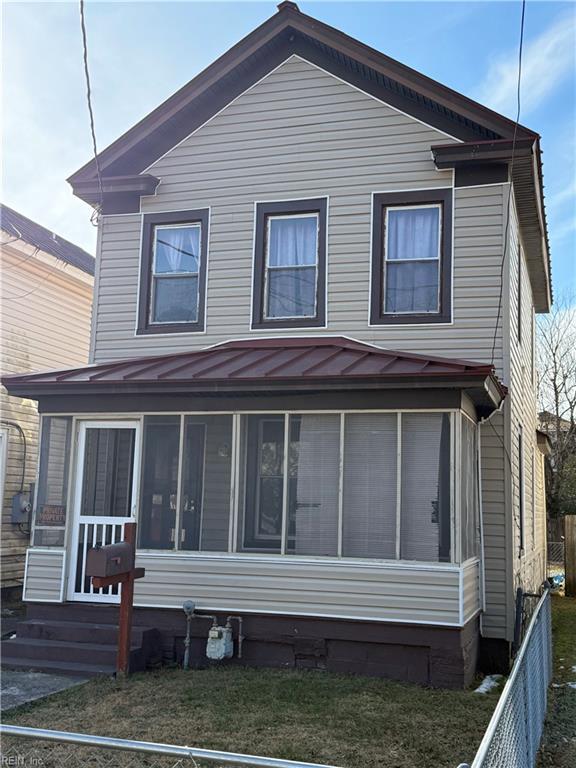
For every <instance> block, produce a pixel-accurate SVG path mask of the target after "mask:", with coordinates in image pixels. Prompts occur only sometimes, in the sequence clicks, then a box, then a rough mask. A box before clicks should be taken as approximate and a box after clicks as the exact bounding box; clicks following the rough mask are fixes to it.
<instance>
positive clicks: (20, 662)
mask: <svg viewBox="0 0 576 768" xmlns="http://www.w3.org/2000/svg"><path fill="white" fill-rule="evenodd" d="M2 667H3V668H4V669H19V670H22V671H26V672H48V673H50V674H53V675H66V676H67V677H90V678H91V677H102V676H106V677H109V676H111V675H113V674H114V672H115V667H114V666H109V665H106V664H83V663H79V662H72V661H69V662H66V661H47V660H42V659H20V658H14V657H12V656H6V655H4V654H2Z"/></svg>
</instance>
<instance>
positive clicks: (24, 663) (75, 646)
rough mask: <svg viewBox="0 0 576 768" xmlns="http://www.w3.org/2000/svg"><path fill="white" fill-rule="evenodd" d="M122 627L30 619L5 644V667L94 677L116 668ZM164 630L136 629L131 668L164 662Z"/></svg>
mask: <svg viewBox="0 0 576 768" xmlns="http://www.w3.org/2000/svg"><path fill="white" fill-rule="evenodd" d="M117 642H118V626H117V625H116V624H109V623H103V622H97V623H93V622H89V621H62V620H50V619H47V618H40V619H38V618H36V619H27V620H25V621H20V622H18V624H17V625H16V637H14V638H12V639H10V640H5V641H4V642H3V643H2V659H1V663H2V666H3V667H6V668H9V669H31V670H38V671H43V670H45V671H49V672H54V673H56V674H68V675H79V676H82V675H85V676H94V675H97V674H98V675H100V674H104V675H106V674H113V672H114V671H115V668H116V655H117ZM161 659H162V649H161V639H160V633H159V631H158V630H157V629H155V628H152V627H145V626H136V627H133V628H132V637H131V650H130V670H131V671H132V672H140V671H143V670H144V669H146V667H148V666H154V665H157V664H159V663H160V662H161Z"/></svg>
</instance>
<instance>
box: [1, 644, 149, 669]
mask: <svg viewBox="0 0 576 768" xmlns="http://www.w3.org/2000/svg"><path fill="white" fill-rule="evenodd" d="M2 655H3V656H4V655H6V656H8V657H9V658H13V659H27V660H28V661H30V662H34V661H38V660H42V661H58V662H65V663H66V662H74V663H76V662H78V663H80V664H98V665H99V664H102V665H104V666H106V667H112V668H114V666H115V664H116V646H115V645H112V644H110V643H108V644H106V643H76V642H74V641H65V640H43V639H42V640H38V639H36V638H32V637H16V638H14V639H13V640H5V641H4V642H3V643H2ZM141 655H142V649H141V647H140V646H139V645H133V646H132V648H131V650H130V661H131V666H134V667H138V668H140V667H141V658H140V657H141Z"/></svg>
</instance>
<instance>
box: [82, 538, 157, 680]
mask: <svg viewBox="0 0 576 768" xmlns="http://www.w3.org/2000/svg"><path fill="white" fill-rule="evenodd" d="M135 558H136V523H126V524H125V525H124V541H123V542H122V543H121V544H108V545H106V546H103V547H98V548H95V549H91V550H89V552H88V557H87V561H86V574H87V575H88V576H91V577H92V586H93V587H94V588H95V589H104V588H106V587H112V586H114V585H115V584H121V585H122V587H121V589H120V621H119V629H118V655H117V657H116V674H117V675H118V676H120V677H124V676H126V675H128V674H129V672H130V645H131V638H132V608H133V603H134V580H135V579H141V578H142V577H143V576H144V573H145V571H144V568H136V567H135V565H134V563H135Z"/></svg>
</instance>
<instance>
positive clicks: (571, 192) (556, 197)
mask: <svg viewBox="0 0 576 768" xmlns="http://www.w3.org/2000/svg"><path fill="white" fill-rule="evenodd" d="M575 200H576V179H573V181H572V182H571V183H569V184H567V185H566V186H565V187H563V188H562V189H561V190H559V191H558V192H555V193H554V194H553V195H551V196H550V197H549V198H548V202H547V204H546V205H547V207H548V208H558V207H560V206H562V205H564V204H565V203H567V202H571V203H572V204H573V205H574V201H575Z"/></svg>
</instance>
